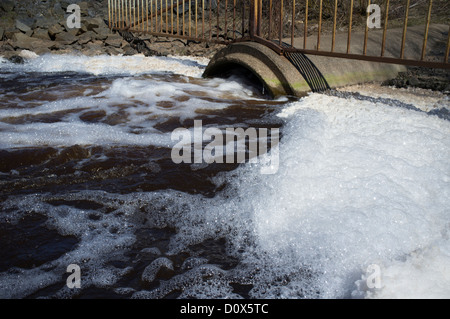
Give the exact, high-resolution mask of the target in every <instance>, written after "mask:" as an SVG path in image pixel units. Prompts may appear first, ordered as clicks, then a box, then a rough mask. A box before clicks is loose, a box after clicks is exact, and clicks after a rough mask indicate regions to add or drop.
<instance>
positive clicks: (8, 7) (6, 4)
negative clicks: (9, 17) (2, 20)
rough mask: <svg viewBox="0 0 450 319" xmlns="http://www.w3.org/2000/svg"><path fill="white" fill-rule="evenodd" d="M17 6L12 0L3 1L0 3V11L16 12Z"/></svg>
mask: <svg viewBox="0 0 450 319" xmlns="http://www.w3.org/2000/svg"><path fill="white" fill-rule="evenodd" d="M14 7H15V4H14V1H12V0H2V1H0V9H1V10H3V11H5V12H11V11H13V10H14Z"/></svg>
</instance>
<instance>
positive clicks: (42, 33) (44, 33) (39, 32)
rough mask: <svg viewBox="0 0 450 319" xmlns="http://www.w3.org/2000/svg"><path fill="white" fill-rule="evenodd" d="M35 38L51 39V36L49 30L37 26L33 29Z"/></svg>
mask: <svg viewBox="0 0 450 319" xmlns="http://www.w3.org/2000/svg"><path fill="white" fill-rule="evenodd" d="M32 37H33V38H36V39H41V40H50V36H49V34H48V30H45V29H40V28H37V29H35V30H34V31H33V35H32Z"/></svg>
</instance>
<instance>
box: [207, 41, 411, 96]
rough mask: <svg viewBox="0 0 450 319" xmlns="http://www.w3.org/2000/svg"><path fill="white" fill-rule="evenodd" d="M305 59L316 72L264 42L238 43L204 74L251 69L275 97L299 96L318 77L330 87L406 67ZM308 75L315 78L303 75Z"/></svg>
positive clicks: (377, 77) (386, 75)
mask: <svg viewBox="0 0 450 319" xmlns="http://www.w3.org/2000/svg"><path fill="white" fill-rule="evenodd" d="M306 58H307V60H309V61H310V62H311V64H312V67H313V68H314V69H315V72H311V70H306V69H305V70H304V71H303V70H302V69H301V68H302V67H305V68H307V67H306V66H300V70H299V69H297V68H296V67H295V66H294V65H293V64H292V63H291V62H290V61H289V60H288V59H287V58H286V57H284V56H280V55H279V54H277V53H276V52H274V51H273V50H272V49H270V48H268V47H266V46H264V45H262V44H259V43H255V42H241V43H235V44H231V45H229V46H228V47H226V48H224V49H222V50H220V51H219V52H218V53H217V54H216V55H215V56H214V57H213V58H212V59H211V61H210V63H209V65H208V66H207V68H206V70H205V72H204V74H203V76H204V77H214V76H218V75H222V74H224V73H226V72H228V71H229V70H230V69H232V68H234V67H237V66H239V67H243V68H245V69H247V70H249V71H250V72H252V73H253V74H254V75H255V76H256V77H257V78H258V79H259V80H260V81H261V82H262V83H263V84H264V85H265V87H266V88H267V89H268V90H269V92H270V93H271V95H272V96H273V97H277V96H282V95H293V96H298V97H300V96H304V95H305V94H307V92H309V91H311V90H312V88H311V86H310V85H311V82H314V81H315V80H320V81H322V82H325V83H327V85H328V86H329V87H330V88H336V87H341V86H345V85H351V84H358V83H364V82H370V81H384V80H387V79H391V78H394V77H395V76H397V74H398V72H400V71H404V70H406V68H405V67H404V66H400V65H394V64H386V63H376V62H366V61H359V60H350V59H342V58H332V57H324V56H313V55H307V56H306ZM309 69H311V66H310V67H309ZM301 71H302V72H301ZM302 73H303V75H302ZM306 74H309V75H310V76H312V77H313V78H311V77H309V78H308V76H304V75H306ZM317 77H321V79H318V78H317Z"/></svg>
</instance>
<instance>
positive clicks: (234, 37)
mask: <svg viewBox="0 0 450 319" xmlns="http://www.w3.org/2000/svg"><path fill="white" fill-rule="evenodd" d="M233 40H236V0H234V1H233Z"/></svg>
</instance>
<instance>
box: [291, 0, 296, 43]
mask: <svg viewBox="0 0 450 319" xmlns="http://www.w3.org/2000/svg"><path fill="white" fill-rule="evenodd" d="M294 32H295V0H292V29H291V47H294Z"/></svg>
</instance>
